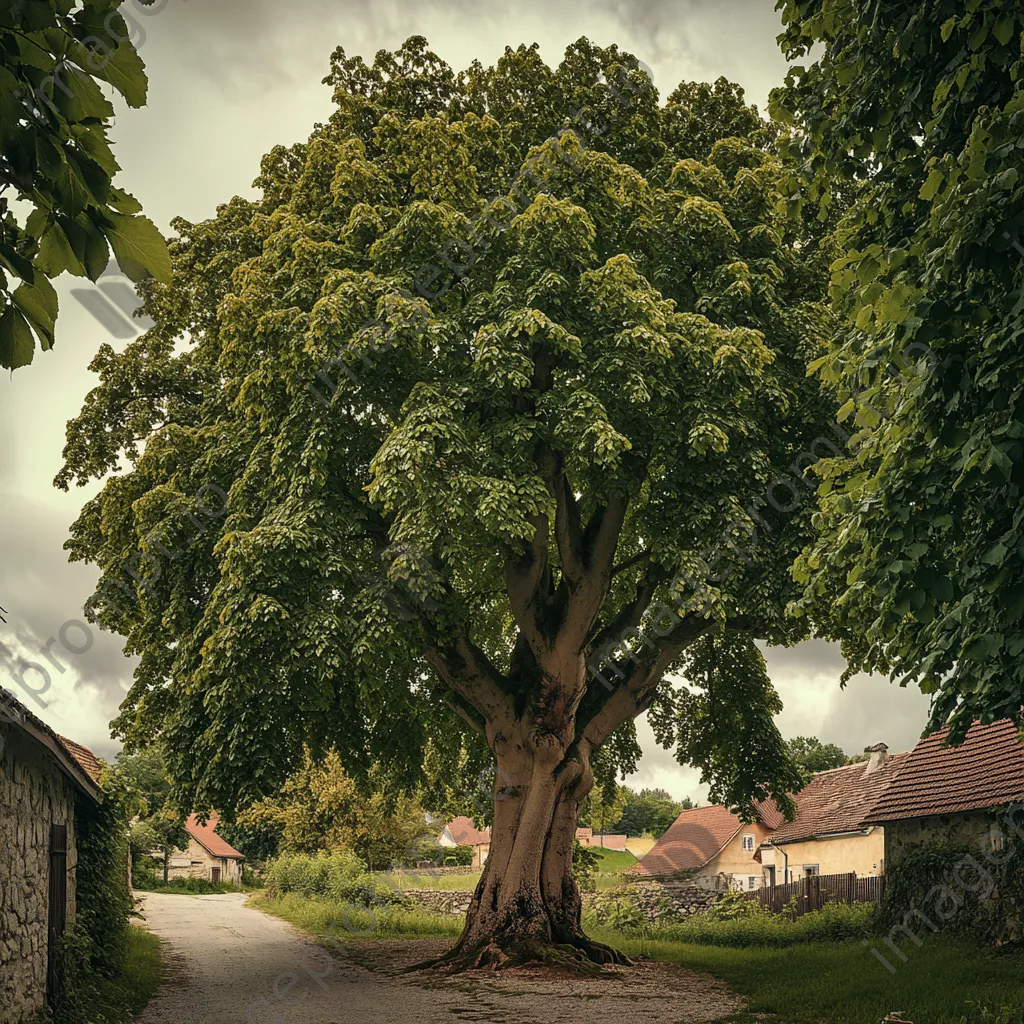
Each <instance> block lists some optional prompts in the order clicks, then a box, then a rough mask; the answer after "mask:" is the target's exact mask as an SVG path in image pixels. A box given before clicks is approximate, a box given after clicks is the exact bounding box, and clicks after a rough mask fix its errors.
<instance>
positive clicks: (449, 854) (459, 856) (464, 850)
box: [444, 846, 476, 868]
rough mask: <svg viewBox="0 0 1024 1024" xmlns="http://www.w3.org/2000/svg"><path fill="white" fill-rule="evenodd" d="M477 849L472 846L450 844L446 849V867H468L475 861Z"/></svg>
mask: <svg viewBox="0 0 1024 1024" xmlns="http://www.w3.org/2000/svg"><path fill="white" fill-rule="evenodd" d="M475 854H476V851H475V850H474V849H473V847H472V846H449V847H446V848H445V849H444V866H445V867H446V868H468V867H469V866H470V865H471V864H472V863H473V857H474V856H475Z"/></svg>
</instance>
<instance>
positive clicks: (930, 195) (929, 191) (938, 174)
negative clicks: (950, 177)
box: [917, 167, 945, 199]
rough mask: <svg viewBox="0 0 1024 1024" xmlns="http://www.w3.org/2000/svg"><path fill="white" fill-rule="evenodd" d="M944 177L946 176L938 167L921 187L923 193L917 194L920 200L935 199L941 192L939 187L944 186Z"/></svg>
mask: <svg viewBox="0 0 1024 1024" xmlns="http://www.w3.org/2000/svg"><path fill="white" fill-rule="evenodd" d="M944 177H945V175H944V174H943V173H942V171H941V170H940V169H939V168H938V167H936V168H935V169H934V170H933V171H932V172H931V174H929V175H928V177H927V178H926V179H925V183H924V184H923V185H922V186H921V191H920V192H918V193H917V196H918V198H919V199H934V198H935V193H936V192H938V191H939V186H940V185H941V184H942V179H943V178H944Z"/></svg>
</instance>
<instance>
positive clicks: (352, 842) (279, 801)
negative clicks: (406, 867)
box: [225, 751, 433, 870]
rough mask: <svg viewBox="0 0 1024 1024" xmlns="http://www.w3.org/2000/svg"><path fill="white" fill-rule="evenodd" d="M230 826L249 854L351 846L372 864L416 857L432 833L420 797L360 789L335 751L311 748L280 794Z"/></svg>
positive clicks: (380, 867) (378, 865) (385, 864)
mask: <svg viewBox="0 0 1024 1024" xmlns="http://www.w3.org/2000/svg"><path fill="white" fill-rule="evenodd" d="M227 829H228V831H226V832H225V838H227V837H228V836H229V835H230V836H234V837H237V838H238V839H239V840H240V842H242V843H243V844H244V845H243V846H240V847H239V849H240V850H241V851H242V852H243V853H246V855H247V856H248V855H249V853H250V851H252V854H253V855H255V854H256V853H259V854H262V855H263V856H264V857H272V856H275V855H276V854H278V853H281V854H287V853H320V852H330V851H331V850H335V849H348V850H352V851H353V852H354V853H356V854H358V855H359V857H360V858H361V859H362V860H363V861H365V863H366V864H367V866H368V867H370V868H371V869H372V870H384V869H386V868H390V867H392V865H394V864H396V863H405V862H407V861H408V860H410V859H413V860H414V859H416V854H417V852H418V850H419V848H420V845H421V843H422V841H423V840H424V839H426V838H429V837H431V835H432V833H433V830H432V829H431V828H430V827H429V826H428V825H427V821H426V815H425V814H424V812H423V810H422V808H421V807H420V805H419V804H418V803H417V802H416V801H414V800H412V799H410V798H408V797H405V796H397V797H395V798H393V799H392V798H389V796H388V795H387V794H386V793H384V792H382V791H377V792H371V793H369V794H367V793H365V792H364V791H362V790H360V788H359V787H358V786H357V785H356V783H355V781H354V780H353V779H352V778H350V777H349V776H348V775H347V774H346V773H345V770H344V768H342V765H341V760H340V759H339V757H338V755H337V753H336V752H334V751H331V752H330V753H328V754H327V756H326V757H324V758H323V759H322V760H320V761H317V760H315V759H314V758H313V757H311V756H310V755H308V754H307V757H306V761H305V763H304V764H303V766H302V768H301V769H300V770H299V771H298V772H296V773H295V775H294V776H293V777H292V778H291V779H289V780H288V781H287V782H286V783H285V785H284V787H283V789H282V790H281V793H280V794H279V795H278V796H277V797H268V798H266V799H264V800H261V801H260V802H259V803H257V804H255V805H253V806H252V807H250V808H249V809H247V810H246V811H245V812H243V813H242V814H240V815H239V816H238V819H237V821H236V823H235V824H234V825H233V826H227Z"/></svg>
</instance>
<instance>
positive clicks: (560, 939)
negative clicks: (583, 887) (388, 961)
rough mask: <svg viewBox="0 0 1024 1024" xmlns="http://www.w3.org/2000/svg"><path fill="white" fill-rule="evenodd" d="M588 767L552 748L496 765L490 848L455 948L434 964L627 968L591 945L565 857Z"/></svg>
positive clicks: (569, 852) (611, 954) (608, 951)
mask: <svg viewBox="0 0 1024 1024" xmlns="http://www.w3.org/2000/svg"><path fill="white" fill-rule="evenodd" d="M592 785H593V777H592V775H591V774H590V768H589V765H587V764H586V763H585V762H584V760H583V759H581V758H580V757H579V756H578V755H576V754H574V755H573V756H572V757H570V758H568V759H567V758H563V757H560V756H559V755H558V746H557V744H554V745H551V746H544V745H543V744H542V745H540V747H539V749H537V748H535V749H532V750H521V751H519V752H518V753H517V756H516V757H509V756H503V757H499V760H498V784H497V792H496V794H495V802H494V824H493V826H492V829H491V847H490V854H489V856H488V858H487V863H486V864H485V866H484V870H483V875H482V876H481V878H480V882H479V884H478V886H477V889H476V893H475V894H474V897H473V901H472V903H471V904H470V908H469V913H468V914H467V917H466V926H465V929H464V930H463V933H462V936H461V938H460V939H459V942H458V944H457V946H456V947H455V948H454V949H453V950H452V951H451V952H450V953H449V954H448V955H447V956H445V957H443V958H442V960H441V961H439V962H438V963H439V964H440V965H445V964H448V965H450V966H452V967H455V968H456V969H459V968H462V969H465V968H474V967H506V966H509V967H510V966H518V965H522V964H528V963H549V964H550V963H560V964H563V965H565V966H566V967H570V968H573V969H579V970H583V971H588V972H594V971H597V970H599V965H603V964H628V963H629V961H628V960H627V959H626V957H624V956H623V955H622V954H621V953H618V952H617V951H616V950H613V949H611V948H610V947H608V946H604V945H601V944H600V943H596V942H592V941H591V940H590V939H588V938H587V936H586V935H585V934H584V932H583V928H582V924H581V913H582V899H581V896H580V890H579V886H578V885H577V884H576V881H575V879H574V878H573V870H572V855H573V848H574V844H575V838H576V820H577V815H578V812H579V805H580V801H581V800H582V799H583V798H584V797H585V796H586V794H587V792H589V790H590V788H591V787H592Z"/></svg>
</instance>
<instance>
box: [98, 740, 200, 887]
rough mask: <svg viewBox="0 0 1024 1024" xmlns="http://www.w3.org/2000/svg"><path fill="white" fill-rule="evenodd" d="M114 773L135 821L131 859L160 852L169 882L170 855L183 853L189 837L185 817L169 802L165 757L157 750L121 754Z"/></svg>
mask: <svg viewBox="0 0 1024 1024" xmlns="http://www.w3.org/2000/svg"><path fill="white" fill-rule="evenodd" d="M114 770H115V771H116V772H117V774H118V777H119V778H120V780H121V782H122V784H123V785H124V787H125V790H126V792H127V794H128V796H127V799H128V802H129V805H130V807H129V809H130V812H131V813H132V815H133V817H134V818H135V820H134V822H133V823H132V825H131V831H130V834H129V842H130V845H131V851H132V860H133V861H137V860H138V859H139V858H140V857H144V856H146V855H147V854H150V853H152V852H153V851H155V850H159V851H160V852H161V853H162V854H163V861H164V865H163V867H164V881H165V882H166V881H167V880H168V875H169V871H170V861H171V852H172V851H174V850H184V849H185V848H186V847H187V846H188V844H189V841H190V836H189V834H188V831H187V830H186V828H185V815H184V814H182V813H181V811H179V810H177V809H176V808H175V807H174V806H173V805H172V803H171V801H170V794H171V785H170V782H169V781H168V779H167V770H166V767H165V764H164V758H163V754H162V753H161V752H160V750H159V749H158V748H156V747H151V748H149V749H148V750H143V751H140V752H138V753H135V754H125V753H124V752H122V753H120V754H118V756H117V759H116V760H115V762H114Z"/></svg>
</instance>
